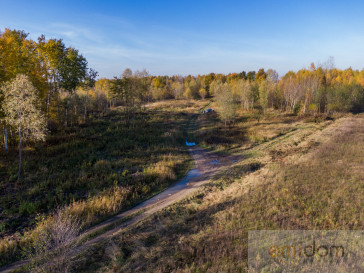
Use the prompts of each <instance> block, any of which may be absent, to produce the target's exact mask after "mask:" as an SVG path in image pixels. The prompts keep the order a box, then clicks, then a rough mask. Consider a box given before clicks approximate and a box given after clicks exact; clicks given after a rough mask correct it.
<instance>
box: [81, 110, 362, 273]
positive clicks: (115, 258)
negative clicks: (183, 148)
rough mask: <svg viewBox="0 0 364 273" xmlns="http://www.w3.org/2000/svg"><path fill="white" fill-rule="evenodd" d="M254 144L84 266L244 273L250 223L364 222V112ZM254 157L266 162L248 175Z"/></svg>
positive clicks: (312, 225) (356, 225) (346, 225)
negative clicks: (237, 160) (194, 190)
mask: <svg viewBox="0 0 364 273" xmlns="http://www.w3.org/2000/svg"><path fill="white" fill-rule="evenodd" d="M326 126H327V127H326ZM324 127H326V128H325V129H323V128H324ZM321 129H323V130H322V131H321ZM318 142H319V143H320V144H318ZM254 149H255V150H254V156H253V157H252V158H251V159H248V161H245V162H243V163H241V164H240V165H237V166H235V167H234V168H231V169H230V170H228V171H227V172H225V173H224V174H222V175H220V176H219V177H218V178H217V180H215V181H213V182H212V183H211V184H209V185H207V186H205V187H204V189H202V190H200V191H199V192H198V193H196V194H195V195H194V196H193V197H190V198H187V199H185V200H184V201H182V202H180V203H178V204H175V205H173V206H170V207H169V208H167V209H165V210H164V211H162V212H160V213H158V214H157V215H155V216H154V217H153V218H151V219H149V220H147V221H145V222H144V223H141V224H139V225H138V226H136V227H132V228H130V230H126V231H125V232H124V233H122V235H121V236H118V237H116V238H114V241H113V244H114V245H113V249H114V250H113V255H111V256H110V255H106V254H105V248H104V246H101V247H100V248H99V249H98V250H97V252H95V253H93V254H92V255H93V257H90V260H89V263H90V264H93V266H91V267H90V266H88V267H83V269H84V270H87V271H90V270H94V271H97V272H120V271H122V272H244V271H247V233H248V230H251V229H252V230H256V229H287V230H289V229H333V230H340V229H349V230H350V229H354V230H355V229H363V227H364V212H363V209H362V208H363V207H364V185H363V183H362V181H364V168H363V164H364V157H363V154H364V153H363V152H364V119H363V118H362V117H356V118H354V117H352V118H344V119H341V120H338V121H337V122H335V123H332V122H328V123H327V124H326V125H325V126H323V125H318V126H306V127H303V128H302V130H296V131H292V132H290V133H288V134H287V135H282V136H279V137H277V138H274V139H272V140H271V141H270V142H266V143H264V144H262V145H259V146H256V148H254ZM276 151H281V153H279V154H278V155H277V154H275V153H276ZM272 159H273V161H272ZM249 160H250V161H252V160H261V161H262V162H263V163H266V166H265V167H264V168H262V169H260V170H259V171H256V172H253V173H250V174H247V172H246V169H244V167H243V166H244V164H246V163H247V162H249ZM115 246H116V247H115ZM109 249H110V248H109ZM102 260H104V261H103V262H100V261H102ZM79 269H80V270H81V269H82V266H81V267H80V268H79Z"/></svg>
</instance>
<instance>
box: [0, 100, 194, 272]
mask: <svg viewBox="0 0 364 273" xmlns="http://www.w3.org/2000/svg"><path fill="white" fill-rule="evenodd" d="M199 104H201V102H188V101H166V102H163V103H156V104H152V105H149V106H147V107H146V108H145V109H144V110H138V111H136V112H135V113H133V114H132V118H131V119H130V120H129V121H127V120H126V118H125V113H124V111H123V109H115V110H113V111H110V112H109V113H107V114H105V115H103V116H97V117H96V116H95V117H93V118H92V119H91V120H90V121H89V122H88V123H86V124H84V125H81V127H77V128H69V129H68V130H66V131H65V132H58V133H56V134H53V135H51V136H49V137H48V138H47V141H46V142H45V143H43V144H39V145H37V146H35V148H34V149H30V148H27V149H26V151H25V152H24V174H23V180H22V181H20V182H17V179H16V178H17V177H16V173H17V164H18V161H17V151H16V150H13V151H11V152H10V153H7V154H4V153H1V154H0V236H1V237H3V238H2V239H1V241H0V265H1V264H5V263H8V262H9V261H11V260H16V259H18V258H20V256H21V249H23V248H24V247H26V246H27V245H28V242H29V240H30V241H32V240H36V238H33V237H32V236H33V235H34V234H33V233H34V232H33V233H32V231H31V230H32V228H33V227H34V226H37V225H38V226H39V225H40V222H42V221H44V219H45V218H44V217H47V214H48V213H49V212H51V211H54V210H55V209H57V208H60V209H61V210H62V211H64V212H65V213H66V214H67V215H71V216H75V217H76V218H77V219H79V220H80V221H81V224H82V228H83V229H85V228H87V227H89V226H91V225H93V224H95V223H97V222H99V221H101V220H103V219H105V218H107V217H110V216H111V215H114V214H116V213H118V212H120V211H121V210H124V209H127V208H129V207H131V206H133V205H135V204H137V203H139V202H140V201H141V200H144V199H146V198H148V197H150V196H151V195H153V194H155V193H157V192H159V191H161V190H163V189H165V188H166V187H168V185H170V184H171V183H173V182H174V181H176V180H177V179H178V178H181V177H182V176H184V174H185V173H186V171H187V170H188V169H189V168H190V164H191V161H190V157H189V155H188V153H187V151H186V149H185V145H184V143H185V127H186V124H187V121H188V120H189V118H190V117H191V116H192V114H193V113H194V112H196V111H197V110H198V109H199V108H200V107H201V106H200V105H199ZM26 230H30V232H28V233H27V234H26V235H22V234H23V232H24V231H26ZM32 234H33V235H32Z"/></svg>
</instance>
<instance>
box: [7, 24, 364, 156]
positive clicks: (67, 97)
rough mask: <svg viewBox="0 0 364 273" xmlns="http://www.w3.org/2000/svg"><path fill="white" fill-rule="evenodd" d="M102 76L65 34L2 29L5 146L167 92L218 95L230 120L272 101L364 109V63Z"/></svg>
mask: <svg viewBox="0 0 364 273" xmlns="http://www.w3.org/2000/svg"><path fill="white" fill-rule="evenodd" d="M96 78H97V72H96V71H95V70H93V69H91V68H89V67H88V63H87V60H86V59H85V58H84V57H83V56H82V54H80V53H79V51H78V50H77V49H75V48H72V47H67V46H66V45H65V44H64V43H63V41H62V39H48V40H47V39H46V38H45V36H44V35H41V36H40V37H39V38H38V39H37V41H33V40H32V39H30V38H29V35H28V34H27V33H25V32H24V31H20V30H10V29H5V30H4V31H3V32H0V86H1V88H0V89H1V93H0V94H1V95H0V125H1V127H2V130H1V131H2V139H3V141H2V143H3V147H4V148H5V149H8V146H9V145H10V146H15V145H16V144H19V145H21V140H22V139H24V140H39V139H44V136H45V134H46V133H47V132H57V131H59V130H64V129H66V128H68V127H74V126H78V125H79V124H80V123H85V122H87V120H88V119H89V117H90V116H92V115H94V114H97V113H102V112H105V111H107V110H108V109H110V108H113V107H116V106H121V108H122V109H124V111H125V122H129V121H130V120H132V117H133V113H134V111H137V110H138V109H139V108H140V107H142V106H144V105H145V104H147V103H149V102H153V101H158V100H166V99H205V98H212V97H213V98H214V99H215V100H216V102H217V104H218V105H219V108H220V111H219V114H220V117H221V119H222V120H223V121H224V122H225V124H226V123H229V122H230V121H231V120H233V119H234V116H235V113H236V110H237V109H238V108H243V109H245V110H246V111H250V110H258V111H260V112H261V113H262V114H265V112H266V110H267V109H268V108H274V109H278V110H280V111H289V112H292V113H294V114H317V113H332V112H349V111H351V112H355V113H356V112H361V111H364V91H363V87H364V70H362V71H359V70H353V69H351V68H348V69H345V70H340V69H337V68H335V67H333V65H327V64H326V65H318V66H316V65H315V64H314V63H312V64H311V66H310V67H308V68H305V69H301V70H299V71H297V72H293V71H289V72H288V73H286V74H285V75H284V76H282V77H279V75H278V73H277V72H276V71H275V70H273V69H268V70H265V69H263V68H261V69H259V70H258V71H248V72H246V71H242V72H240V73H230V74H226V75H225V74H215V73H210V74H207V75H198V76H191V75H188V76H179V75H175V76H153V75H149V73H148V72H147V71H146V70H143V71H134V72H133V71H132V70H131V69H129V68H128V69H125V71H124V72H123V73H122V74H121V75H120V76H117V77H114V78H112V79H106V78H101V79H98V80H96ZM24 88H27V92H28V94H26V92H25V91H24V90H25V89H24ZM21 90H23V92H21ZM25 117H26V118H25ZM35 127H37V128H35ZM19 149H20V146H19ZM20 150H21V149H20Z"/></svg>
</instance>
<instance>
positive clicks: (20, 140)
mask: <svg viewBox="0 0 364 273" xmlns="http://www.w3.org/2000/svg"><path fill="white" fill-rule="evenodd" d="M21 147H22V138H21V130H20V128H19V169H18V181H19V180H20V173H21V161H22V158H21Z"/></svg>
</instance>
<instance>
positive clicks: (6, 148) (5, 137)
mask: <svg viewBox="0 0 364 273" xmlns="http://www.w3.org/2000/svg"><path fill="white" fill-rule="evenodd" d="M4 146H5V151H8V149H9V148H8V129H7V128H6V126H5V125H4Z"/></svg>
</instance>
